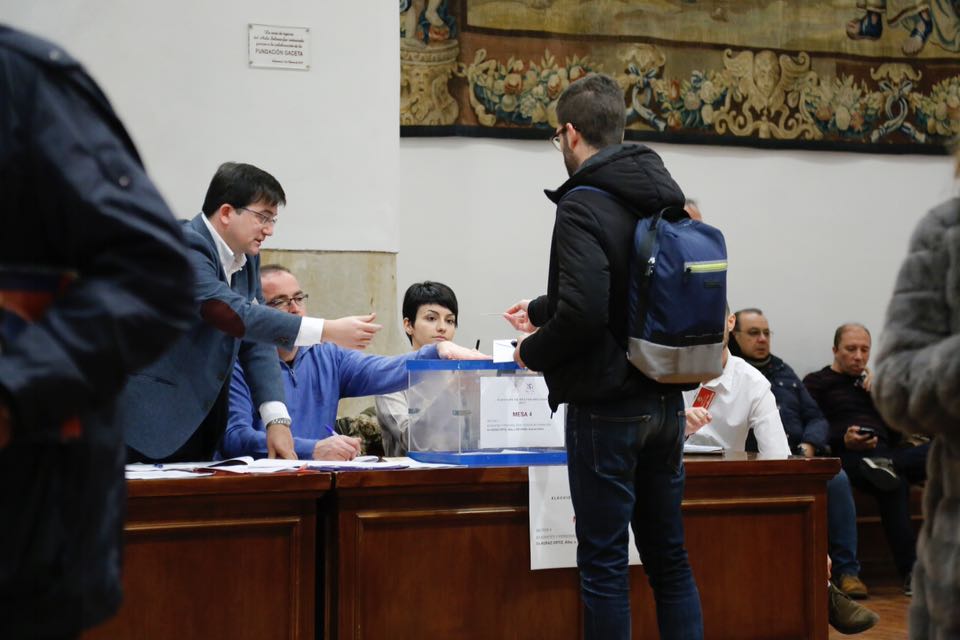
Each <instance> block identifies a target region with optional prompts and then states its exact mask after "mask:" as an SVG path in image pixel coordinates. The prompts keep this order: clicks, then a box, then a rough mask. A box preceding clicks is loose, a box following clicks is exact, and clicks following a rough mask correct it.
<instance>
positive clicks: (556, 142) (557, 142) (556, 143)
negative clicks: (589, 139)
mask: <svg viewBox="0 0 960 640" xmlns="http://www.w3.org/2000/svg"><path fill="white" fill-rule="evenodd" d="M567 124H569V125H570V126H571V127H573V129H574V131H580V129H578V128H577V125H575V124H573V123H572V122H568V123H567ZM566 130H567V125H566V124H565V125H563V126H562V127H560V128H559V129H557V130H556V131H554V133H553V137H552V138H550V142H552V143H553V146H555V147H556V148H557V151H563V148H562V147H561V146H560V136H562V135H563V132H564V131H566Z"/></svg>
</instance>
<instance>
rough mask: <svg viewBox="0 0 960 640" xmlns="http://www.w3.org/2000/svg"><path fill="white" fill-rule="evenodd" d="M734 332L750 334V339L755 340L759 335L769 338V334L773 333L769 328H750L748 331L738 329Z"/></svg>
mask: <svg viewBox="0 0 960 640" xmlns="http://www.w3.org/2000/svg"><path fill="white" fill-rule="evenodd" d="M734 333H745V334H747V335H748V336H750V339H751V340H756V339H757V338H759V337H760V336H763V337H764V338H767V339H768V340H769V339H770V336H772V335H773V331H770V329H750V330H749V331H740V330H739V329H738V330H736V331H734Z"/></svg>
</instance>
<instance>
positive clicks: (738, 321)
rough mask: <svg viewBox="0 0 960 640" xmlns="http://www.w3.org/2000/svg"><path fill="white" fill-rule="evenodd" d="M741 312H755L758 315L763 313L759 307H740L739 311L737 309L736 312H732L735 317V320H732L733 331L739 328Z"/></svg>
mask: <svg viewBox="0 0 960 640" xmlns="http://www.w3.org/2000/svg"><path fill="white" fill-rule="evenodd" d="M741 313H755V314H757V315H758V316H762V315H763V311H761V310H760V309H757V308H756V307H747V308H746V309H740V311H737V312H736V313H734V314H733V315H734V317H735V318H736V319H737V320H736V322H734V324H733V330H734V331H739V330H740V314H741Z"/></svg>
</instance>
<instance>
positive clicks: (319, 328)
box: [203, 214, 323, 417]
mask: <svg viewBox="0 0 960 640" xmlns="http://www.w3.org/2000/svg"><path fill="white" fill-rule="evenodd" d="M203 223H204V224H205V225H207V230H208V231H209V232H210V235H211V236H213V243H214V244H215V245H217V254H218V255H219V256H220V264H222V265H223V275H225V276H227V283H228V284H229V283H230V278H232V277H233V274H235V273H236V272H238V271H240V270H241V269H243V267H244V266H245V265H246V264H247V254H245V253H241V254H240V255H239V256H238V255H237V254H235V253H234V252H233V249H231V248H230V245H228V244H227V242H226V240H224V239H223V238H222V237H221V236H220V234H219V233H217V230H216V229H215V228H214V227H213V224H211V223H210V218H208V217H207V216H206V214H204V215H203ZM253 304H257V301H256V300H253ZM322 338H323V318H310V317H304V318H302V319H301V321H300V330H299V331H298V332H297V337H296V339H295V340H294V341H293V344H294V346H297V347H309V346H310V345H314V344H320V343H321V342H323V340H322ZM278 417H279V416H278ZM283 417H287V416H283Z"/></svg>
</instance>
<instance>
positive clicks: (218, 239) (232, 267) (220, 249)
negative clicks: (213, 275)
mask: <svg viewBox="0 0 960 640" xmlns="http://www.w3.org/2000/svg"><path fill="white" fill-rule="evenodd" d="M200 215H201V216H203V224H205V225H207V230H208V231H209V232H210V235H211V236H213V242H214V244H216V245H217V253H218V254H219V255H220V264H222V265H223V273H224V275H226V276H227V282H230V277H231V276H233V274H235V273H236V272H237V271H240V270H241V269H243V267H244V265H245V264H247V254H245V253H241V254H240V257H237V254H235V253H234V252H233V249H231V248H230V245H228V244H227V243H226V241H225V240H224V239H223V237H222V236H221V235H220V234H219V233H217V230H216V229H215V228H214V226H213V224H212V223H211V222H210V218H208V217H207V214H205V213H201V214H200Z"/></svg>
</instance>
